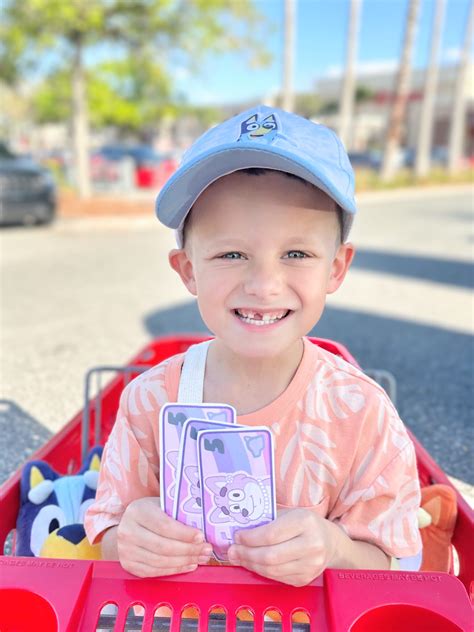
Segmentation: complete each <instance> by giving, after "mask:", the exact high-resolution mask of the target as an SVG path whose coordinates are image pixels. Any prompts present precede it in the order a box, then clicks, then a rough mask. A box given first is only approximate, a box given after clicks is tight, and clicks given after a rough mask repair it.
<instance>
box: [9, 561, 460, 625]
mask: <svg viewBox="0 0 474 632" xmlns="http://www.w3.org/2000/svg"><path fill="white" fill-rule="evenodd" d="M7 569H8V573H6V572H5V571H6V570H7ZM0 574H1V575H2V580H1V581H2V585H3V586H2V587H3V590H2V591H0V612H1V613H2V614H1V615H0V621H1V622H2V630H5V631H7V632H9V631H10V630H13V629H15V630H29V629H37V627H36V625H37V622H38V621H41V622H42V626H41V630H42V632H55V631H56V630H58V631H60V632H92V631H94V630H98V629H100V628H99V627H98V626H99V625H102V624H103V623H105V620H104V616H103V615H102V616H101V611H102V609H103V607H104V606H105V605H106V604H111V603H112V604H115V605H116V606H117V614H116V618H115V627H114V628H113V629H114V631H117V632H118V631H120V630H127V629H128V630H130V629H133V628H130V626H128V627H127V620H128V621H129V622H130V623H132V624H133V625H134V626H135V627H136V623H137V622H139V623H140V626H141V627H140V628H139V629H141V630H143V632H149V631H151V630H153V628H154V627H157V626H158V627H159V629H161V630H163V632H165V631H169V632H182V631H183V630H185V629H192V628H194V629H195V630H198V631H199V632H204V631H206V632H207V631H208V630H211V629H215V630H216V631H217V630H220V629H222V630H223V629H225V630H226V632H245V631H246V630H247V629H248V628H249V624H248V623H244V622H240V621H238V619H237V616H238V613H239V612H240V611H242V609H245V610H246V612H247V613H251V615H253V629H255V630H265V632H269V629H267V627H266V623H265V614H266V613H267V612H269V611H272V612H275V611H276V612H278V613H279V615H280V622H279V623H278V624H275V623H273V624H272V629H273V630H275V632H276V630H278V631H281V632H296V630H297V628H296V625H295V624H294V623H293V617H294V615H295V613H296V612H298V613H304V614H306V615H307V617H308V620H309V623H308V624H307V625H306V626H304V625H303V626H301V625H300V626H299V629H300V630H304V629H307V630H309V631H310V632H313V631H314V632H317V631H318V632H327V631H333V632H347V631H348V630H351V631H352V632H381V631H383V632H390V631H392V630H400V629H403V630H404V632H415V631H416V632H420V631H423V630H425V631H428V630H429V632H459V631H463V632H468V631H469V630H471V627H470V626H471V622H472V610H471V606H470V603H469V599H468V598H467V595H466V592H465V591H464V588H463V586H462V584H461V583H460V582H459V581H458V580H457V579H456V578H455V577H452V576H450V575H447V574H443V573H412V572H410V573H403V572H383V571H349V570H327V571H325V572H324V576H323V577H320V578H318V579H316V580H315V581H314V582H312V583H311V584H310V585H308V586H303V587H300V588H293V587H291V586H287V585H285V584H281V583H279V582H275V581H271V580H266V579H264V578H262V577H259V576H257V575H255V574H253V573H250V572H249V571H246V570H245V569H241V568H231V567H201V568H199V569H198V570H196V571H194V572H193V573H188V574H184V575H174V576H172V577H167V578H153V579H139V578H137V577H134V576H133V575H130V574H129V573H127V572H125V571H124V570H122V569H121V567H120V565H119V564H118V563H117V562H87V561H75V560H74V561H73V560H40V559H38V558H32V559H27V558H18V559H16V558H3V559H0ZM5 575H7V579H6V580H5ZM135 605H139V606H141V607H142V608H143V610H144V614H143V618H142V617H138V616H134V617H132V618H131V620H130V617H127V615H128V613H129V612H130V608H131V607H132V606H135ZM163 606H167V607H169V609H170V613H171V616H170V617H169V618H166V617H165V618H163V617H162V616H161V617H160V616H159V615H158V616H157V617H156V618H155V613H157V609H158V608H159V607H163ZM190 606H194V607H195V608H197V610H198V612H199V616H198V618H196V619H194V620H189V619H187V620H186V619H182V613H183V611H184V610H185V609H186V608H189V607H190ZM216 607H222V608H223V609H224V612H225V628H224V626H223V620H222V617H220V618H219V620H218V621H214V622H213V621H212V617H211V612H212V610H213V609H214V608H216ZM395 608H396V616H395V617H394V609H395ZM9 613H10V614H11V619H9V618H8V617H9ZM33 617H34V618H33ZM107 618H109V619H110V616H109V617H107ZM158 619H159V620H158ZM30 622H31V626H32V627H31V628H28V627H27V626H28V624H29V623H30ZM35 624H36V625H35ZM158 624H159V625H158ZM14 625H16V626H17V627H13V626H14Z"/></svg>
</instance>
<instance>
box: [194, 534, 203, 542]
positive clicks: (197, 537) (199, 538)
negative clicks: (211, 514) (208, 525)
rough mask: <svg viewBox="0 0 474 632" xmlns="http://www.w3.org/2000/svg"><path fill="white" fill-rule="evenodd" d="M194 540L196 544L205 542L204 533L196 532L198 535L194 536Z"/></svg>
mask: <svg viewBox="0 0 474 632" xmlns="http://www.w3.org/2000/svg"><path fill="white" fill-rule="evenodd" d="M193 542H195V543H196V544H201V543H202V542H204V534H203V533H196V535H195V536H194V540H193Z"/></svg>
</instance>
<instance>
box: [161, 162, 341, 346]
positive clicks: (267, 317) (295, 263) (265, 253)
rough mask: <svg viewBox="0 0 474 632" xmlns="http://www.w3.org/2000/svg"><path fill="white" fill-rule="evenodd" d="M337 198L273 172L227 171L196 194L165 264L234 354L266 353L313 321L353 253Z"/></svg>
mask: <svg viewBox="0 0 474 632" xmlns="http://www.w3.org/2000/svg"><path fill="white" fill-rule="evenodd" d="M339 230H340V229H339V222H338V218H337V213H336V210H335V203H334V201H333V200H331V199H330V198H329V197H328V196H327V195H326V194H324V193H322V192H320V191H318V190H317V189H316V188H314V187H312V186H309V185H306V184H305V183H303V182H301V181H298V180H296V179H294V178H289V177H288V176H285V175H284V174H281V173H278V172H276V171H275V172H270V173H266V174H263V175H258V176H254V175H249V174H245V173H242V172H235V173H232V174H230V175H228V176H225V177H223V178H220V179H219V180H217V181H216V182H214V183H213V184H212V185H211V186H209V187H208V188H207V189H206V190H205V191H204V192H203V193H202V194H201V196H200V197H199V198H198V200H197V201H196V203H195V205H194V207H193V211H192V220H191V222H190V224H189V230H188V231H187V235H186V246H185V248H184V249H182V250H173V251H172V252H171V253H170V263H171V266H172V267H173V268H174V269H175V270H176V271H177V272H178V273H179V275H180V276H181V278H182V280H183V282H184V283H185V285H186V287H187V288H188V290H189V291H190V292H191V293H192V294H194V295H195V296H197V299H198V305H199V309H200V312H201V315H202V318H203V320H204V322H205V323H206V325H207V327H208V328H209V329H210V331H211V332H213V334H214V335H215V336H216V338H217V339H219V340H220V341H221V342H222V343H223V344H224V345H225V346H227V347H228V348H229V350H232V351H233V352H235V353H236V354H238V355H241V356H242V355H243V356H247V357H264V356H265V357H273V356H278V355H279V354H280V353H284V352H285V351H287V350H288V349H289V348H290V347H291V345H292V344H295V343H297V341H299V339H300V338H301V336H303V335H306V334H307V333H308V332H309V331H310V330H311V329H312V327H313V326H314V325H315V324H316V323H317V322H318V320H319V318H320V316H321V314H322V311H323V309H324V305H325V300H326V294H329V293H331V292H334V291H335V290H336V289H337V288H338V287H339V285H340V284H341V283H342V281H343V279H344V276H345V273H346V272H347V269H348V268H349V265H350V262H351V260H352V257H353V247H352V245H351V244H340V241H339Z"/></svg>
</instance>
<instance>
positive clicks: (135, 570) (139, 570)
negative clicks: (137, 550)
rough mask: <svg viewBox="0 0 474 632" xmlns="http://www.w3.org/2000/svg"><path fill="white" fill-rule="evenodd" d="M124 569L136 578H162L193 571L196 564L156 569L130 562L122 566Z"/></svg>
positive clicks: (144, 564)
mask: <svg viewBox="0 0 474 632" xmlns="http://www.w3.org/2000/svg"><path fill="white" fill-rule="evenodd" d="M123 567H124V569H125V570H126V571H128V572H129V573H132V574H133V575H137V576H138V577H164V576H167V575H178V574H179V573H189V572H191V571H195V570H196V568H197V564H188V565H185V566H177V567H175V568H157V567H156V566H151V565H150V564H146V563H144V562H135V561H134V562H131V563H128V564H124V565H123Z"/></svg>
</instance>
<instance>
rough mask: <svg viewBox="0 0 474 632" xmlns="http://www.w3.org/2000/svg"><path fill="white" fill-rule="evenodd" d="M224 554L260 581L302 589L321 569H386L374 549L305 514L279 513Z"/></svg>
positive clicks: (296, 511) (384, 558)
mask: <svg viewBox="0 0 474 632" xmlns="http://www.w3.org/2000/svg"><path fill="white" fill-rule="evenodd" d="M235 539H236V542H237V544H234V545H232V546H231V547H230V548H229V560H230V561H231V562H232V563H233V564H239V565H241V566H245V567H246V568H248V569H249V570H251V571H254V572H256V573H259V574H260V575H263V576H264V577H269V578H271V579H276V580H278V581H281V582H285V583H287V584H292V585H293V586H305V585H306V584H308V583H309V582H311V581H312V580H313V579H315V578H316V577H317V576H318V575H320V574H321V573H322V572H323V571H324V569H325V568H364V569H381V570H388V569H389V568H390V558H389V556H388V555H387V554H386V553H384V552H383V551H382V550H381V549H380V548H378V547H377V546H376V545H374V544H371V543H369V542H362V541H357V540H351V538H350V537H349V536H348V535H346V533H345V532H344V531H343V530H342V529H341V528H340V527H338V526H337V525H336V524H334V523H333V522H331V521H329V520H327V519H325V518H322V517H321V516H319V515H317V514H316V513H314V512H312V511H310V510H309V509H291V510H286V511H282V512H280V515H279V517H278V518H277V519H276V520H275V521H274V522H272V523H270V524H268V525H264V526H262V527H257V528H255V529H249V530H248V531H246V530H242V531H239V532H238V534H236V538H235Z"/></svg>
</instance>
